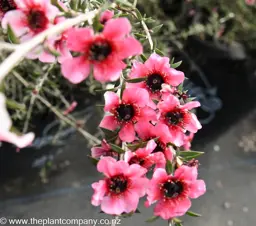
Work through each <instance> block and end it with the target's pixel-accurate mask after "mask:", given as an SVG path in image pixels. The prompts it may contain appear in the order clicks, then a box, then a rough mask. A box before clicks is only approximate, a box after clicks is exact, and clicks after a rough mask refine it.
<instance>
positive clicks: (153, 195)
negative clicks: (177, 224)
mask: <svg viewBox="0 0 256 226" xmlns="http://www.w3.org/2000/svg"><path fill="white" fill-rule="evenodd" d="M205 191H206V187H205V183H204V181H203V180H197V168H196V167H188V166H184V165H183V166H181V167H179V168H178V169H177V170H176V171H175V173H174V176H172V175H167V173H166V171H165V169H157V170H156V171H155V173H154V175H153V178H152V180H151V181H150V184H149V186H148V189H147V195H148V196H147V201H146V203H145V205H146V206H147V207H148V206H150V205H152V204H153V203H154V202H157V204H156V206H155V208H154V214H155V215H156V216H160V217H162V218H163V219H165V220H168V219H171V218H174V217H179V216H182V215H184V214H185V213H186V212H187V211H188V210H189V208H190V207H191V201H190V199H189V198H193V199H196V198H198V197H199V196H201V195H203V194H204V193H205Z"/></svg>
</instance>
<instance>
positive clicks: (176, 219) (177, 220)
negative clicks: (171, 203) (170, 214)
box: [172, 217, 182, 223]
mask: <svg viewBox="0 0 256 226" xmlns="http://www.w3.org/2000/svg"><path fill="white" fill-rule="evenodd" d="M172 220H173V221H174V222H175V223H182V220H181V219H179V218H176V217H175V218H173V219H172Z"/></svg>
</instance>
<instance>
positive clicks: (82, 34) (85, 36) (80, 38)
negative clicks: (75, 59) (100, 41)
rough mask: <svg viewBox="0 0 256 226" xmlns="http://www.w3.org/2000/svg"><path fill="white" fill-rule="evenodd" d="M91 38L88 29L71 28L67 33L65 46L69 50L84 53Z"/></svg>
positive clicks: (91, 35)
mask: <svg viewBox="0 0 256 226" xmlns="http://www.w3.org/2000/svg"><path fill="white" fill-rule="evenodd" d="M92 38H93V30H92V29H90V28H71V29H70V30H68V31H67V45H68V48H69V49H70V50H73V51H77V52H85V50H86V48H89V46H88V45H89V43H90V42H91V41H92Z"/></svg>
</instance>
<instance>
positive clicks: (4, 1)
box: [0, 0, 17, 13]
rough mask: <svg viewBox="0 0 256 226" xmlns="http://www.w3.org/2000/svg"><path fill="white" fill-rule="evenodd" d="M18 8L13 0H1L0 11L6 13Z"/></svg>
mask: <svg viewBox="0 0 256 226" xmlns="http://www.w3.org/2000/svg"><path fill="white" fill-rule="evenodd" d="M16 8H17V5H16V3H15V2H14V1H13V0H0V11H2V12H3V13H6V12H8V11H10V10H14V9H16Z"/></svg>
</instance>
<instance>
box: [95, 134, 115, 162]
mask: <svg viewBox="0 0 256 226" xmlns="http://www.w3.org/2000/svg"><path fill="white" fill-rule="evenodd" d="M91 154H92V157H93V158H100V157H102V156H111V157H117V153H116V152H114V151H113V150H112V148H111V146H110V145H109V144H108V143H107V141H106V140H105V139H104V140H102V142H101V147H93V148H92V149H91Z"/></svg>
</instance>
